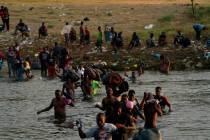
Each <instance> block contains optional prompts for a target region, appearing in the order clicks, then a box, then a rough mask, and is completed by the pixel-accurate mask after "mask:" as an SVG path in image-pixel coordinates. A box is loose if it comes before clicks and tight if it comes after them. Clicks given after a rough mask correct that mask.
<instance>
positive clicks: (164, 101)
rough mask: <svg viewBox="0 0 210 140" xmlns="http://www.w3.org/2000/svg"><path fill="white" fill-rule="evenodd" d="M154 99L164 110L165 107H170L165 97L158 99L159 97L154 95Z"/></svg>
mask: <svg viewBox="0 0 210 140" xmlns="http://www.w3.org/2000/svg"><path fill="white" fill-rule="evenodd" d="M154 99H156V100H158V101H159V104H160V107H161V109H162V110H164V109H165V106H170V103H169V101H168V99H167V98H166V97H165V96H160V97H158V96H156V95H154Z"/></svg>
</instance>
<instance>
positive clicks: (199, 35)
mask: <svg viewBox="0 0 210 140" xmlns="http://www.w3.org/2000/svg"><path fill="white" fill-rule="evenodd" d="M196 40H198V41H200V40H201V32H199V31H196Z"/></svg>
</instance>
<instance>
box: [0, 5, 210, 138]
mask: <svg viewBox="0 0 210 140" xmlns="http://www.w3.org/2000/svg"><path fill="white" fill-rule="evenodd" d="M0 16H1V19H2V26H0V31H9V30H10V27H9V11H8V8H7V7H4V6H1V9H0ZM193 29H194V30H195V32H196V40H198V41H200V40H201V32H202V31H203V30H206V29H207V27H206V26H204V25H202V24H194V25H193ZM18 32H20V33H21V36H22V37H24V36H25V37H28V36H30V28H29V27H28V25H27V24H25V23H24V22H23V20H22V19H20V20H19V23H18V24H17V25H16V27H15V31H14V34H15V35H16V34H18ZM61 33H62V34H63V36H64V42H65V45H64V46H63V45H61V44H59V43H58V42H55V44H54V46H53V47H48V46H46V47H43V48H42V50H40V52H39V54H38V59H39V62H40V66H41V68H40V69H41V76H42V77H43V78H46V77H47V78H49V79H54V78H56V77H59V78H60V79H61V81H62V82H63V86H62V87H61V89H57V90H55V97H54V98H53V99H52V100H51V103H50V105H49V106H48V107H46V108H44V109H41V110H40V111H38V112H37V114H40V113H42V112H45V111H49V110H50V109H52V108H54V117H55V120H56V123H63V122H65V120H66V112H65V107H66V105H69V106H71V107H75V106H76V102H75V101H76V98H75V92H76V91H75V89H76V88H77V87H80V88H81V91H82V94H83V99H82V100H83V101H89V100H92V99H93V98H94V96H97V92H98V89H99V88H102V85H101V84H100V83H102V84H103V85H104V88H105V90H106V97H104V98H103V99H102V101H101V103H98V104H96V105H95V107H96V108H98V109H99V110H100V111H103V113H102V112H100V113H98V114H97V116H96V122H97V126H95V127H93V128H91V129H89V130H87V131H84V130H83V127H82V125H81V122H80V121H77V123H76V125H77V127H78V132H79V136H80V138H90V137H93V138H95V140H111V139H113V140H127V139H128V138H129V137H133V140H146V139H148V138H151V139H152V138H153V139H161V134H160V133H159V129H158V127H157V120H158V116H161V115H164V114H167V113H168V112H172V111H173V110H172V106H171V103H170V102H169V100H168V98H167V97H166V96H163V95H161V93H162V88H161V87H156V88H155V94H152V93H150V92H145V93H144V96H143V98H142V99H141V100H139V99H137V97H136V92H135V91H134V90H132V89H129V84H128V82H127V80H125V78H127V79H130V80H131V81H132V83H135V81H136V72H135V71H132V74H131V76H128V75H127V73H126V72H125V74H124V76H125V77H124V78H123V77H122V76H121V75H120V74H119V73H117V72H114V71H112V70H107V69H106V68H105V67H104V64H102V63H100V64H99V65H94V66H90V65H86V64H85V65H78V66H73V58H72V56H71V53H70V52H69V50H68V48H69V46H70V44H72V43H74V42H75V41H76V40H77V39H79V44H80V46H81V47H87V46H89V45H90V43H91V31H90V30H89V28H88V26H87V25H84V22H83V21H81V23H80V27H79V35H78V36H77V33H76V29H75V27H74V26H73V25H71V24H69V23H68V22H66V23H65V25H64V27H63V29H62V31H61ZM38 36H39V38H45V37H47V36H48V29H47V26H46V23H45V22H42V24H41V26H40V27H39V29H38ZM103 41H105V43H104V42H103ZM190 43H191V41H190V39H189V38H188V37H186V36H185V35H184V34H183V33H182V32H181V31H177V34H176V36H175V38H174V41H173V46H174V47H176V46H182V47H183V48H185V47H188V46H189V45H190ZM104 44H105V46H106V47H107V48H108V47H109V48H112V51H113V52H115V53H118V51H119V50H120V49H122V48H123V46H124V45H125V43H124V39H123V34H122V32H117V31H115V29H114V27H109V26H107V25H106V26H105V30H104V32H103V31H102V27H101V26H98V28H97V37H96V41H95V42H94V45H95V47H96V49H97V52H98V53H102V52H103V46H104ZM206 44H207V46H210V41H209V40H208V41H207V43H206ZM166 45H168V41H167V35H166V33H165V32H162V33H161V34H160V36H159V39H158V41H156V40H155V39H154V33H150V34H149V38H148V39H147V40H146V46H147V48H153V47H164V46H166ZM138 46H142V40H141V38H140V37H139V35H138V34H137V32H133V34H132V37H131V40H130V42H129V45H128V47H127V49H128V50H132V49H133V48H134V47H138ZM20 50H21V47H20V46H19V45H18V44H17V43H16V44H15V45H14V46H11V47H9V48H8V49H7V52H6V54H5V56H4V54H3V53H1V52H0V70H1V69H2V66H3V60H4V59H6V60H7V65H8V75H9V78H11V79H13V80H15V81H23V80H25V79H26V80H29V79H32V78H33V75H32V72H31V67H32V62H31V58H30V56H21V53H20ZM158 58H159V59H160V69H159V70H160V72H162V73H168V72H169V68H170V60H169V58H168V57H166V56H164V55H159V56H158ZM101 65H102V66H101ZM137 68H138V73H139V75H141V74H143V73H144V63H143V62H140V63H139V64H138V66H137ZM166 106H167V107H168V109H167V108H166ZM139 120H142V121H144V122H145V124H144V126H143V127H142V128H140V129H139V128H138V127H139V126H138V122H139ZM136 130H138V132H137V133H135V132H136ZM134 133H135V134H134Z"/></svg>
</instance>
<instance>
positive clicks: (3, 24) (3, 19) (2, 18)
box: [1, 18, 5, 29]
mask: <svg viewBox="0 0 210 140" xmlns="http://www.w3.org/2000/svg"><path fill="white" fill-rule="evenodd" d="M1 20H2V23H3V29H4V28H5V21H4V20H5V19H4V18H1Z"/></svg>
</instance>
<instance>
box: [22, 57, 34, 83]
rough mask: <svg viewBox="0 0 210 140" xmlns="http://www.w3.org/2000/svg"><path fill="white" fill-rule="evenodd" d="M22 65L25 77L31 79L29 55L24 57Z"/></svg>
mask: <svg viewBox="0 0 210 140" xmlns="http://www.w3.org/2000/svg"><path fill="white" fill-rule="evenodd" d="M23 66H24V72H25V74H26V78H27V79H31V78H32V77H33V76H32V75H31V62H30V60H29V57H27V58H26V59H25V61H24V62H23Z"/></svg>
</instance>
